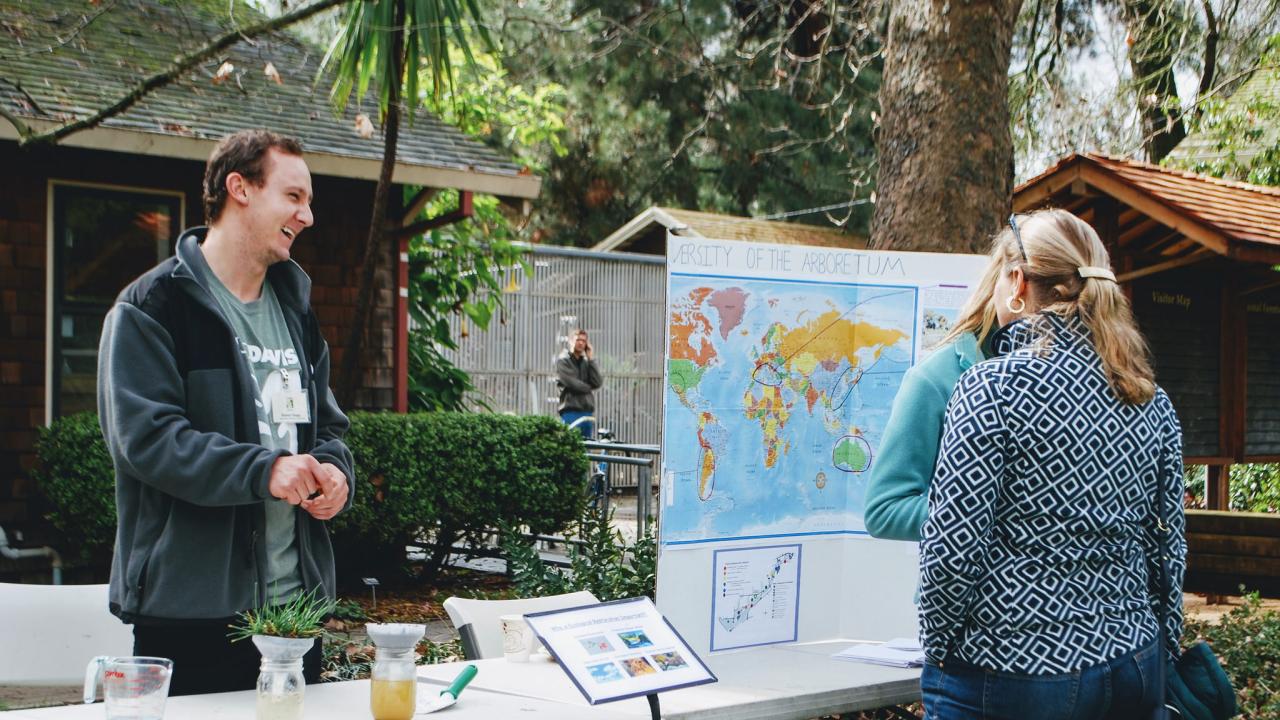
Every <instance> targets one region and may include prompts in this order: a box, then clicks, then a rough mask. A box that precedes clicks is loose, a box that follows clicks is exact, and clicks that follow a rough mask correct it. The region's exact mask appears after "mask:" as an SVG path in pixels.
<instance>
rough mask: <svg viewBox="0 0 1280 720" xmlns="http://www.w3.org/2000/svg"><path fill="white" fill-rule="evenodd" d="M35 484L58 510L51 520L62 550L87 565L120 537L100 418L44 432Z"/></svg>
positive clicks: (65, 422)
mask: <svg viewBox="0 0 1280 720" xmlns="http://www.w3.org/2000/svg"><path fill="white" fill-rule="evenodd" d="M36 455H37V456H38V458H39V462H38V463H37V465H36V468H35V471H34V473H33V479H34V480H35V481H36V484H37V485H39V487H40V489H41V490H43V491H44V494H45V497H47V498H48V499H49V502H50V504H51V505H52V507H53V509H52V510H51V511H50V512H49V513H48V515H47V517H48V519H49V521H50V522H51V523H53V526H54V527H55V528H57V529H58V531H59V533H60V534H61V537H62V538H63V547H59V548H58V550H59V551H60V552H61V553H62V555H63V557H64V558H67V559H68V560H71V561H73V562H74V561H80V562H86V561H88V560H89V557H90V556H91V555H92V554H93V552H94V551H95V550H97V549H99V548H108V549H109V548H110V547H111V546H112V544H113V543H114V542H115V538H116V496H115V488H116V484H115V471H114V470H113V469H112V467H111V457H110V456H109V455H107V443H106V441H105V440H103V439H102V429H101V428H99V427H98V415H97V413H91V412H83V413H76V414H75V415H68V416H66V417H63V418H59V419H58V420H55V421H54V422H53V424H52V425H50V426H49V427H43V428H40V438H39V440H37V441H36Z"/></svg>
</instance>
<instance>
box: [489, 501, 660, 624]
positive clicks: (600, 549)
mask: <svg viewBox="0 0 1280 720" xmlns="http://www.w3.org/2000/svg"><path fill="white" fill-rule="evenodd" d="M612 517H613V514H612V513H610V514H609V517H607V518H606V517H604V516H602V515H601V514H600V513H598V512H596V510H595V509H594V508H590V507H586V508H584V510H583V512H582V517H581V518H579V519H578V530H577V538H578V539H579V540H581V541H582V545H581V546H579V545H577V544H571V545H570V546H569V567H568V569H565V568H561V567H557V566H554V565H550V564H548V563H544V562H543V561H542V559H541V557H540V556H539V555H538V551H537V549H536V548H534V546H533V545H532V544H530V543H529V542H527V541H525V539H524V538H523V537H521V536H520V535H519V534H518V533H517V532H516V530H515V528H513V527H510V526H508V527H505V528H503V531H502V554H503V556H504V557H505V558H506V560H507V571H508V572H509V573H510V574H511V577H512V580H513V582H514V585H515V592H516V597H539V596H543V595H559V594H562V593H568V592H576V591H578V590H588V591H590V592H591V594H592V595H595V596H596V598H597V599H598V600H600V601H601V602H604V601H608V600H619V599H621V598H629V597H638V596H640V595H648V596H649V597H650V598H652V597H654V588H655V584H656V582H657V559H658V555H657V547H656V544H655V542H654V538H653V530H652V526H651V527H650V529H649V531H648V532H646V533H645V535H644V536H643V537H641V538H639V539H638V540H636V543H635V544H634V545H631V546H628V545H627V544H626V543H625V542H623V540H622V536H621V535H620V534H619V533H618V532H617V531H615V530H614V529H613V528H612V527H611V526H610V521H611V519H612ZM628 556H629V557H628Z"/></svg>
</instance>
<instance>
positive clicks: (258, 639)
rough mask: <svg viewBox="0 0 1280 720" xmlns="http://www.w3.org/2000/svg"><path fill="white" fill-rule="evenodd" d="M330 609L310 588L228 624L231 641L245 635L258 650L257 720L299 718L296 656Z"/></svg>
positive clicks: (313, 637) (298, 662) (303, 652)
mask: <svg viewBox="0 0 1280 720" xmlns="http://www.w3.org/2000/svg"><path fill="white" fill-rule="evenodd" d="M332 610H333V603H332V602H331V601H329V600H328V599H326V598H323V597H319V596H317V595H316V593H315V592H314V591H310V592H305V593H299V594H298V595H295V596H294V597H293V598H292V599H290V600H288V601H287V602H284V603H280V604H275V605H267V606H265V607H261V608H257V609H255V610H247V611H245V612H242V613H240V615H239V617H238V619H237V620H236V622H235V623H233V624H232V625H231V633H230V637H231V639H232V640H233V641H240V640H244V639H245V638H250V639H252V640H253V644H254V645H255V646H257V648H258V652H260V653H261V654H262V665H261V667H260V668H259V672H258V702H257V720H302V701H303V693H304V691H305V690H306V680H305V679H304V678H303V675H302V657H303V656H304V655H306V654H307V651H309V650H310V649H311V648H312V647H313V646H314V645H315V641H316V638H318V637H320V636H321V635H322V634H323V632H324V628H323V627H322V625H321V623H323V622H324V619H325V617H326V616H327V615H328V614H329V613H330V612H332Z"/></svg>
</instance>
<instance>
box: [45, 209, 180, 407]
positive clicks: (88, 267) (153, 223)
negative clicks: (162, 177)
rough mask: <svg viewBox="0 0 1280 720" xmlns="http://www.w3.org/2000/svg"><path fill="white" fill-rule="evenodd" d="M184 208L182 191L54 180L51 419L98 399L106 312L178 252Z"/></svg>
mask: <svg viewBox="0 0 1280 720" xmlns="http://www.w3.org/2000/svg"><path fill="white" fill-rule="evenodd" d="M181 211H182V199H181V198H180V197H178V196H177V195H168V194H160V193H151V192H146V191H141V190H124V189H113V188H101V187H86V186H80V185H62V184H54V186H53V338H52V340H53V366H52V370H53V371H52V373H51V378H50V380H51V383H52V399H53V402H52V407H50V408H49V414H50V418H51V419H52V418H58V417H63V416H66V415H70V414H72V413H77V412H80V411H83V410H94V409H95V408H96V407H97V380H98V339H99V338H100V337H101V335H102V321H103V318H105V317H106V314H107V311H108V310H109V309H111V304H112V303H113V302H114V301H115V298H116V296H117V295H118V294H119V293H120V291H121V290H123V289H124V287H125V286H126V285H128V284H129V283H130V282H131V281H132V280H133V279H134V278H136V277H138V276H139V275H141V274H142V273H144V272H146V271H147V270H149V269H150V268H151V267H152V266H154V265H155V264H156V263H157V262H159V261H160V260H163V259H164V258H166V257H168V256H169V255H171V254H172V253H173V240H174V236H175V235H176V234H177V231H178V229H179V227H180V223H181Z"/></svg>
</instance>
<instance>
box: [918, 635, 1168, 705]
mask: <svg viewBox="0 0 1280 720" xmlns="http://www.w3.org/2000/svg"><path fill="white" fill-rule="evenodd" d="M1157 644H1158V643H1156V642H1153V643H1151V644H1150V645H1148V646H1147V647H1145V648H1142V649H1140V650H1135V651H1133V652H1130V653H1126V654H1124V655H1121V656H1120V657H1117V658H1114V659H1112V660H1109V661H1107V662H1104V663H1101V664H1098V665H1091V666H1089V667H1086V668H1082V669H1080V670H1077V671H1075V672H1069V673H1063V674H1061V675H1019V674H1015V673H1004V672H997V671H995V670H986V669H984V668H980V667H976V666H974V665H969V664H968V663H965V662H961V661H958V660H948V661H947V662H946V663H945V665H946V668H945V669H943V668H939V667H938V666H936V665H933V664H926V665H925V666H924V671H923V672H922V674H921V675H920V693H921V695H922V696H923V698H924V718H925V720H1027V719H1028V718H1035V719H1036V720H1093V719H1095V718H1096V719H1098V720H1104V719H1105V720H1136V719H1138V718H1145V717H1146V716H1147V715H1149V714H1150V712H1151V710H1152V709H1153V708H1154V707H1155V704H1156V699H1155V692H1156V688H1155V687H1154V685H1155V681H1156V678H1155V675H1156V671H1157V670H1158V669H1159V666H1158V665H1157V664H1156V663H1157V662H1159V659H1160V655H1161V653H1159V652H1157Z"/></svg>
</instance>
